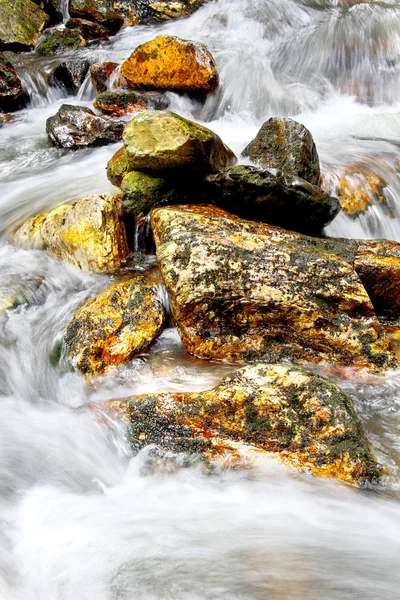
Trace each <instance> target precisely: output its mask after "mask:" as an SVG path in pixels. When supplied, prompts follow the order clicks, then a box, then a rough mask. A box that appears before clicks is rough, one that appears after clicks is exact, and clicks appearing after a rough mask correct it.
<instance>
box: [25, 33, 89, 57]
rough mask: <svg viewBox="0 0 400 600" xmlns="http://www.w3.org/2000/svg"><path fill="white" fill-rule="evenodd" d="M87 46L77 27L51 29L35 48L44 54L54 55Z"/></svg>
mask: <svg viewBox="0 0 400 600" xmlns="http://www.w3.org/2000/svg"><path fill="white" fill-rule="evenodd" d="M82 46H86V40H85V38H84V37H82V35H81V34H80V33H79V31H76V30H75V29H58V28H56V29H49V30H47V31H46V33H45V34H44V36H43V39H42V40H41V41H40V42H39V44H38V45H37V46H36V48H35V50H36V52H37V53H38V54H41V55H42V56H53V54H58V53H60V52H66V51H67V50H73V49H74V48H81V47H82Z"/></svg>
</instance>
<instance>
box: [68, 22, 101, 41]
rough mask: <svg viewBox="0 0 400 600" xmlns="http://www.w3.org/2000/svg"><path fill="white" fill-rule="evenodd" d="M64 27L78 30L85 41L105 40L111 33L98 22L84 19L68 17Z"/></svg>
mask: <svg viewBox="0 0 400 600" xmlns="http://www.w3.org/2000/svg"><path fill="white" fill-rule="evenodd" d="M65 27H66V28H67V29H74V30H75V31H79V33H80V34H81V36H82V37H84V38H85V40H86V41H91V40H107V39H108V38H109V37H110V35H111V31H109V30H108V29H106V27H103V25H100V23H95V22H94V21H86V20H85V19H68V21H67V22H66V23H65Z"/></svg>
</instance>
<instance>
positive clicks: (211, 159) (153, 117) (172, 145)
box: [123, 111, 236, 177]
mask: <svg viewBox="0 0 400 600" xmlns="http://www.w3.org/2000/svg"><path fill="white" fill-rule="evenodd" d="M123 141H124V146H125V150H126V154H127V156H128V160H129V164H130V167H131V170H143V171H149V172H163V171H165V170H171V169H180V170H182V169H185V171H186V172H190V171H195V173H196V175H197V176H199V177H200V176H201V174H206V173H207V172H208V173H210V172H213V171H218V170H219V169H221V168H224V167H226V166H229V165H232V164H234V163H235V162H236V157H235V155H234V154H233V152H232V151H231V150H230V149H229V148H228V147H227V146H225V144H224V143H223V142H222V140H221V138H220V137H219V136H218V135H216V134H215V133H214V132H212V131H211V130H210V129H207V128H206V127H203V126H202V125H198V124H197V123H195V122H193V121H189V120H188V119H185V118H184V117H180V116H179V115H177V114H175V113H166V112H158V111H146V112H144V113H141V114H138V115H136V116H135V117H133V118H132V119H131V120H130V121H129V123H128V125H127V126H126V128H125V130H124V135H123Z"/></svg>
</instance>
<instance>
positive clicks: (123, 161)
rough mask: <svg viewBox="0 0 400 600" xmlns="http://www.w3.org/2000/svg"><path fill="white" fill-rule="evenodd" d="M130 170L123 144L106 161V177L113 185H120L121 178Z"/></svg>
mask: <svg viewBox="0 0 400 600" xmlns="http://www.w3.org/2000/svg"><path fill="white" fill-rule="evenodd" d="M130 170H131V168H130V166H129V158H128V155H127V153H126V150H125V148H124V146H122V148H120V149H119V150H117V151H116V153H115V154H114V155H113V156H112V157H111V158H110V160H109V161H108V163H107V177H108V179H109V180H110V181H111V183H112V184H113V185H115V186H116V187H121V184H122V180H123V178H124V177H125V175H127V174H128V173H129V171H130Z"/></svg>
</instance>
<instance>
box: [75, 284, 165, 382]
mask: <svg viewBox="0 0 400 600" xmlns="http://www.w3.org/2000/svg"><path fill="white" fill-rule="evenodd" d="M166 316H167V315H166V311H165V308H164V306H163V304H162V302H161V301H160V294H159V293H158V292H157V286H156V285H155V284H154V283H153V282H151V281H150V282H149V281H148V280H147V279H146V278H145V277H143V276H136V277H133V278H131V279H127V280H125V281H119V282H117V283H113V284H112V285H111V286H110V287H109V288H108V289H107V290H106V291H104V292H102V293H101V294H99V295H98V296H96V297H95V298H93V299H92V300H89V302H87V303H86V304H85V305H84V306H82V307H81V308H80V309H79V310H78V311H77V312H76V313H75V315H74V316H73V318H72V320H71V322H70V323H69V325H68V327H67V330H66V332H65V336H64V340H63V354H64V355H65V356H66V358H67V361H68V363H69V364H70V365H71V366H72V367H74V368H76V369H78V370H80V371H81V372H82V373H85V374H87V375H99V374H101V373H104V372H106V371H107V369H108V368H109V367H110V366H117V365H119V364H120V363H123V362H126V361H128V360H131V359H132V358H134V357H135V356H136V355H138V354H139V353H140V352H143V351H144V350H145V349H146V348H148V346H150V344H151V343H152V342H153V341H154V340H155V339H156V338H157V337H158V335H159V334H160V333H161V331H162V330H163V328H164V325H165V322H166Z"/></svg>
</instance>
